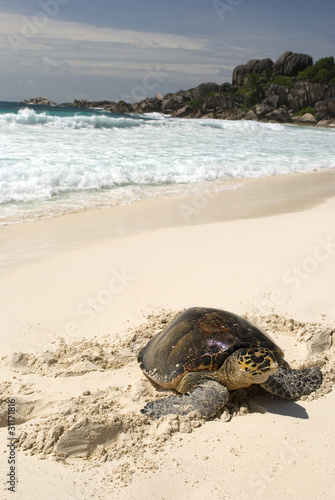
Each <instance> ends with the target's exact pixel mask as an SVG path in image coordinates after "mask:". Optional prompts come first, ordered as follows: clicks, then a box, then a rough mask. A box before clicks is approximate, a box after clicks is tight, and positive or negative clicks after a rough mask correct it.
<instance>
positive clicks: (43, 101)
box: [23, 97, 57, 106]
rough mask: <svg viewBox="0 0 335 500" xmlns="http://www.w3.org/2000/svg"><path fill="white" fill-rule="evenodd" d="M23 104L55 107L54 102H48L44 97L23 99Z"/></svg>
mask: <svg viewBox="0 0 335 500" xmlns="http://www.w3.org/2000/svg"><path fill="white" fill-rule="evenodd" d="M23 102H24V103H25V104H43V105H45V106H57V105H56V103H55V102H53V101H49V99H46V98H45V97H33V98H31V99H25V100H24V101H23Z"/></svg>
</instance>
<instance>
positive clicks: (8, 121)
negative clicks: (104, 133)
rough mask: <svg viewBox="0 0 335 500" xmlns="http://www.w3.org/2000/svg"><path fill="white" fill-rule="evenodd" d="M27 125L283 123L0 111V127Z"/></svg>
mask: <svg viewBox="0 0 335 500" xmlns="http://www.w3.org/2000/svg"><path fill="white" fill-rule="evenodd" d="M15 126H25V127H27V126H30V127H40V128H41V127H46V128H55V129H113V128H121V129H122V128H135V127H165V128H171V127H172V128H175V129H185V128H187V129H192V128H209V129H221V130H228V129H229V130H232V131H233V130H235V131H244V130H258V129H261V130H280V129H281V128H282V127H283V125H280V124H276V123H270V124H264V123H259V122H254V121H230V120H214V119H198V120H195V119H193V120H192V119H188V118H184V119H183V118H178V119H176V118H172V117H171V116H169V115H162V114H160V113H143V114H113V113H108V112H106V111H101V112H99V110H97V109H95V110H93V109H92V110H87V111H86V112H81V111H78V112H71V113H70V112H68V110H66V109H65V110H62V111H60V110H59V108H57V111H55V112H50V111H42V112H37V111H36V110H34V109H31V108H29V107H24V108H21V109H19V110H18V112H17V113H4V114H0V130H1V129H5V128H7V127H15Z"/></svg>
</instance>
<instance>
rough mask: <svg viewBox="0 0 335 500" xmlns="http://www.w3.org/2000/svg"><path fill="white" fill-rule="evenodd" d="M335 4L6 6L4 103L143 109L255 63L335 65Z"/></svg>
mask: <svg viewBox="0 0 335 500" xmlns="http://www.w3.org/2000/svg"><path fill="white" fill-rule="evenodd" d="M334 19H335V3H334V1H333V0H318V1H316V0H295V1H292V0H281V1H280V2H278V1H271V0H169V1H167V0H137V1H136V0H123V1H122V2H121V1H120V0H117V1H114V0H2V2H1V4H0V62H1V76H0V100H23V99H25V98H29V97H35V96H44V97H47V98H49V99H52V100H54V101H56V102H58V103H60V102H63V101H72V100H73V99H75V98H83V99H89V100H101V99H107V100H115V101H119V100H121V99H124V100H126V101H127V100H128V101H138V100H140V99H143V98H145V97H151V96H154V95H155V94H157V93H161V94H164V93H167V92H174V91H177V90H179V89H181V88H182V89H188V88H190V87H194V86H196V85H198V84H199V83H202V82H208V81H214V82H217V83H223V82H226V81H229V82H230V81H231V75H232V70H233V68H234V67H235V66H236V65H238V64H243V63H245V62H247V61H248V60H249V59H262V58H264V57H270V58H271V59H273V60H274V61H275V60H276V59H277V58H278V57H279V56H280V55H281V54H282V53H283V52H285V51H286V50H291V51H293V52H302V53H306V54H310V55H311V56H312V57H313V59H314V61H316V60H318V59H319V58H320V57H326V56H330V55H335V50H334V49H335V30H334Z"/></svg>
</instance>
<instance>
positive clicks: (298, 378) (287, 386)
mask: <svg viewBox="0 0 335 500" xmlns="http://www.w3.org/2000/svg"><path fill="white" fill-rule="evenodd" d="M321 384H322V373H321V370H320V367H319V366H314V367H313V368H305V369H303V370H292V369H291V368H288V367H287V368H279V370H277V371H276V372H275V373H274V374H272V375H270V377H269V378H268V380H267V381H266V382H265V383H264V384H261V385H262V387H263V388H264V389H266V390H267V391H268V392H271V394H275V395H276V396H280V397H281V398H285V399H297V398H300V396H307V395H308V394H310V393H311V392H313V391H316V390H317V389H318V388H319V387H320V386H321Z"/></svg>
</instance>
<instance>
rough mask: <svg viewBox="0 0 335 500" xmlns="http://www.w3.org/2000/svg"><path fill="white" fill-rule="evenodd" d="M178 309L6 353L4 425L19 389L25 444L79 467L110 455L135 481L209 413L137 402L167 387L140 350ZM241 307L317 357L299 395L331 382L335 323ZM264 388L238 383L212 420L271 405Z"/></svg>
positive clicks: (118, 478)
mask: <svg viewBox="0 0 335 500" xmlns="http://www.w3.org/2000/svg"><path fill="white" fill-rule="evenodd" d="M175 315H176V313H175V312H173V313H172V312H170V311H161V312H159V313H155V314H152V315H150V316H149V317H148V318H147V322H146V323H145V324H143V325H142V326H139V327H137V328H130V329H129V330H128V331H126V332H124V333H122V334H119V335H116V334H115V333H114V334H113V335H110V336H105V337H103V338H100V339H97V338H95V339H93V340H86V339H84V340H81V341H76V342H73V343H65V342H64V340H62V339H60V340H58V341H57V342H55V343H54V345H53V346H52V349H49V350H48V351H45V352H43V353H15V354H13V355H12V356H8V357H4V358H2V360H1V365H2V367H4V368H5V369H6V370H7V373H8V380H3V381H2V382H1V384H0V403H1V405H0V426H2V427H5V426H6V425H7V416H6V407H7V399H8V398H12V397H15V399H16V404H17V413H16V424H17V437H18V442H17V447H18V449H19V450H21V451H22V452H25V453H27V454H31V455H37V456H38V457H40V458H47V457H49V458H53V459H55V460H57V461H62V462H64V463H66V464H70V465H71V466H73V467H75V468H80V470H82V469H83V468H91V467H93V466H94V467H96V466H97V465H98V464H100V465H102V464H104V463H105V462H111V461H112V462H113V464H112V466H111V470H110V471H109V473H108V478H109V480H113V481H114V482H115V483H119V484H122V485H126V484H128V483H129V481H131V477H132V474H133V473H134V472H135V471H136V470H142V471H143V470H144V471H145V470H153V469H156V468H158V467H159V463H160V450H161V448H162V446H164V445H165V444H166V443H167V442H169V441H170V440H171V439H173V440H174V442H175V443H176V444H177V443H178V441H180V440H182V435H183V433H190V432H193V431H194V429H196V428H197V427H199V426H200V425H202V423H203V421H202V420H201V419H199V418H198V416H197V415H196V414H190V415H187V416H185V417H178V416H166V417H161V418H160V419H159V420H158V421H156V422H153V421H151V420H149V419H148V418H147V417H145V416H143V415H142V414H141V413H140V411H139V410H140V409H141V408H142V407H143V406H144V405H145V404H146V403H147V402H148V401H150V400H154V399H158V398H162V397H164V395H165V394H166V396H167V397H168V396H169V395H171V392H170V391H162V390H157V388H155V387H153V386H152V385H151V384H150V382H149V381H147V380H146V379H145V377H144V376H143V374H142V372H141V370H140V368H139V366H138V364H137V359H136V357H137V353H138V352H139V350H140V349H141V347H143V346H144V345H145V344H146V343H147V341H148V339H150V338H151V337H152V336H154V335H155V334H156V333H157V332H158V331H160V330H162V329H163V328H164V327H165V326H166V324H167V323H168V322H169V321H170V319H172V317H174V316H175ZM245 317H246V318H247V319H249V320H250V321H251V322H253V323H255V324H256V325H257V326H259V327H261V328H263V329H264V330H265V331H267V332H268V333H270V335H271V336H273V337H274V339H276V338H277V336H278V335H284V336H289V337H292V338H293V339H294V342H295V345H296V348H297V353H298V352H300V351H301V350H303V352H304V353H305V354H304V356H300V359H297V360H294V359H293V360H292V359H288V361H289V362H290V364H291V365H292V366H293V367H309V366H313V365H319V366H321V368H322V371H323V375H324V382H323V384H322V386H321V388H320V389H318V390H317V391H316V392H315V393H314V394H311V395H310V396H307V397H304V398H303V399H306V400H313V399H314V398H319V397H322V396H323V395H324V394H326V393H328V392H330V391H331V390H332V388H333V386H334V382H335V348H334V333H335V330H333V329H332V328H331V326H330V325H329V324H327V322H326V320H325V321H324V322H322V324H321V323H303V322H298V321H295V320H294V319H291V318H288V317H281V316H277V315H275V314H272V315H269V316H261V315H260V314H257V313H253V314H248V315H245ZM278 343H279V345H280V341H278ZM9 377H10V378H9ZM262 393H263V390H262V389H261V388H259V387H251V388H250V389H248V390H245V389H241V390H239V391H235V392H233V393H232V394H231V397H230V400H229V403H228V404H227V406H226V407H225V409H224V411H223V412H222V413H221V415H218V416H217V417H216V420H218V421H221V422H222V423H224V422H227V421H229V420H230V419H231V418H232V417H236V416H242V415H247V414H249V413H252V412H265V409H264V408H262V406H260V405H259V399H257V401H258V403H256V402H255V401H254V398H255V397H256V396H259V395H260V394H262Z"/></svg>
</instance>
